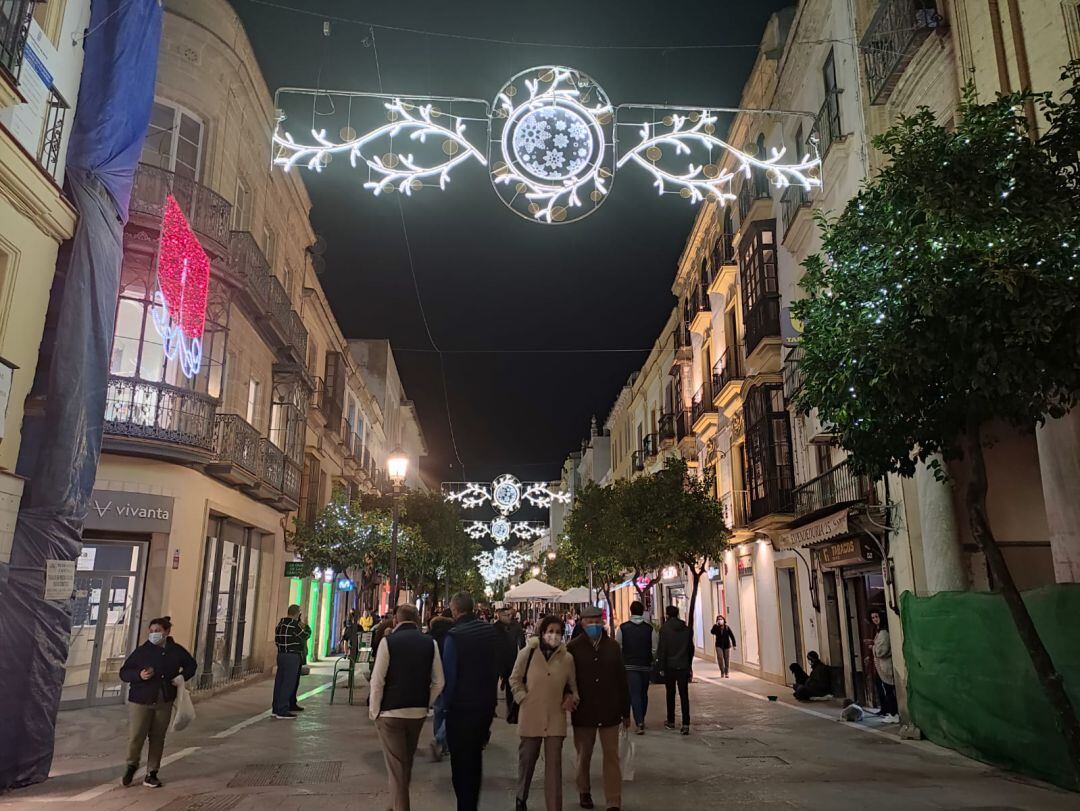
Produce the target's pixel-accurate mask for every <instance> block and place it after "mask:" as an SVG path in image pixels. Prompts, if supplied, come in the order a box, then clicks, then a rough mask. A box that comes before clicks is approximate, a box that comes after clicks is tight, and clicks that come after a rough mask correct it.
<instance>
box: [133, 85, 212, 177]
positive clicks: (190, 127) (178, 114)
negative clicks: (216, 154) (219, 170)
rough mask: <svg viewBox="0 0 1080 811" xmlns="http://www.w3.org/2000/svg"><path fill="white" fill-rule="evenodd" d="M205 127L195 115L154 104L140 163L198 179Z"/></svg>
mask: <svg viewBox="0 0 1080 811" xmlns="http://www.w3.org/2000/svg"><path fill="white" fill-rule="evenodd" d="M202 134H203V125H202V121H200V120H199V119H198V118H197V117H196V116H195V115H193V114H192V113H190V112H188V111H187V110H184V109H181V108H180V107H178V106H176V105H174V104H173V103H172V102H162V101H155V102H154V107H153V109H152V110H151V112H150V126H149V127H147V130H146V140H145V141H143V147H142V154H141V155H140V157H139V161H140V162H142V163H146V164H149V165H151V166H156V167H158V168H159V169H166V170H168V171H170V172H175V173H176V174H177V175H179V176H181V177H186V178H189V179H190V180H198V179H199V168H200V165H199V159H200V157H201V155H200V153H201V150H202Z"/></svg>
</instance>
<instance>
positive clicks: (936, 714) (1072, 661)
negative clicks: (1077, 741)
mask: <svg viewBox="0 0 1080 811" xmlns="http://www.w3.org/2000/svg"><path fill="white" fill-rule="evenodd" d="M1024 602H1025V603H1026V604H1027V607H1028V610H1029V611H1030V612H1031V615H1032V618H1033V619H1034V621H1035V626H1036V627H1037V628H1038V629H1039V635H1040V636H1041V637H1042V639H1043V643H1044V644H1045V645H1046V647H1047V649H1048V650H1049V651H1050V655H1051V657H1052V658H1053V660H1054V664H1055V665H1056V666H1057V669H1058V672H1059V673H1061V675H1062V677H1063V678H1064V680H1065V687H1066V690H1067V691H1068V693H1069V695H1070V697H1071V698H1072V702H1073V705H1074V706H1075V707H1077V708H1078V709H1080V624H1078V619H1080V584H1059V585H1056V586H1047V587H1045V588H1041V589H1036V590H1033V591H1028V592H1025V593H1024ZM900 616H901V618H902V621H903V625H904V660H905V662H906V663H907V670H908V680H907V691H908V708H909V711H910V713H911V718H912V720H913V721H914V722H915V724H916V726H918V727H919V729H921V730H922V732H923V734H924V735H925V736H926V737H927V738H928V739H930V740H931V741H933V742H934V743H938V744H941V745H942V746H947V747H949V748H951V749H956V750H957V751H959V752H962V753H963V754H965V755H967V756H968V757H972V758H975V759H977V760H981V761H984V762H986V763H991V764H994V765H997V766H1003V767H1005V768H1008V769H1013V770H1016V771H1019V772H1024V773H1026V774H1030V775H1033V776H1035V777H1039V778H1041V779H1043V780H1046V781H1048V782H1051V783H1055V784H1057V785H1059V786H1063V787H1065V788H1071V789H1074V790H1076V789H1080V784H1078V783H1077V779H1076V775H1075V773H1074V771H1073V770H1072V769H1071V768H1070V765H1069V762H1068V756H1067V753H1066V750H1065V744H1064V741H1063V740H1062V736H1061V733H1060V731H1059V730H1058V728H1057V725H1056V724H1055V722H1054V713H1053V711H1052V710H1051V709H1050V704H1049V702H1048V701H1047V699H1046V694H1045V693H1044V692H1043V689H1042V687H1041V686H1040V685H1039V682H1038V679H1037V678H1036V676H1035V669H1034V668H1033V667H1032V664H1031V659H1030V658H1029V657H1028V655H1027V651H1026V650H1025V649H1024V647H1023V644H1022V643H1021V642H1020V637H1019V635H1018V634H1017V632H1016V627H1015V626H1014V625H1013V621H1012V617H1011V616H1010V615H1009V609H1008V607H1007V606H1006V605H1005V601H1004V600H1003V599H1002V598H1001V596H1000V595H998V594H989V593H985V592H947V593H942V594H936V595H934V596H933V597H916V596H915V595H914V594H912V593H911V592H905V593H904V594H902V595H901V597H900Z"/></svg>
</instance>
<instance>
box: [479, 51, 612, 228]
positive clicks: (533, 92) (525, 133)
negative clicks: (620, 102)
mask: <svg viewBox="0 0 1080 811" xmlns="http://www.w3.org/2000/svg"><path fill="white" fill-rule="evenodd" d="M613 121H614V108H613V107H612V106H611V101H610V100H609V99H608V97H607V94H606V93H605V92H604V90H603V88H601V87H600V85H598V84H597V83H596V82H595V81H593V79H592V78H591V77H589V76H587V75H586V74H584V73H582V72H581V71H578V70H575V69H573V68H566V67H559V66H554V65H545V66H541V67H536V68H530V69H529V70H526V71H522V72H521V73H519V74H517V75H516V76H515V77H513V78H512V79H510V80H509V81H508V82H507V83H506V84H505V85H503V88H502V89H501V90H500V91H499V93H498V95H497V96H496V97H495V102H494V112H493V115H492V121H491V124H492V129H491V139H492V145H491V155H490V158H491V159H490V161H489V164H490V166H491V182H492V185H493V186H494V187H495V191H496V192H497V193H498V195H499V198H500V199H501V200H502V201H503V202H504V203H505V204H506V205H507V206H508V207H509V208H510V209H511V210H512V211H514V212H515V213H517V214H519V215H521V216H522V217H525V218H526V219H529V220H532V221H534V222H542V223H546V224H561V223H569V222H575V221H577V220H580V219H582V218H583V217H586V216H588V215H589V214H591V213H592V212H593V211H595V210H596V209H597V208H599V207H600V205H601V204H602V203H603V202H604V200H606V199H607V195H608V192H609V191H610V189H611V180H612V178H613V176H614V172H615V149H614V135H613V127H614V124H613Z"/></svg>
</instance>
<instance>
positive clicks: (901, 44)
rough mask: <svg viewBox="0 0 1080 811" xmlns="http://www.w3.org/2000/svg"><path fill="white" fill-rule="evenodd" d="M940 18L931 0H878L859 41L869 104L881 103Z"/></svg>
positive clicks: (885, 99)
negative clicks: (875, 10)
mask: <svg viewBox="0 0 1080 811" xmlns="http://www.w3.org/2000/svg"><path fill="white" fill-rule="evenodd" d="M943 23H944V19H943V18H942V16H941V14H940V13H939V12H938V9H937V4H936V3H935V2H934V1H933V0H882V2H881V4H880V5H879V6H878V9H877V13H875V14H874V18H873V19H872V20H871V21H870V25H869V26H867V28H866V33H865V34H864V35H863V38H862V42H860V43H859V44H860V49H861V50H862V55H863V71H864V72H865V74H866V88H867V94H868V95H869V97H870V103H871V104H885V102H887V101H888V100H889V96H891V95H892V92H893V90H895V89H896V85H897V83H898V82H899V81H900V77H901V76H902V75H903V73H904V70H906V69H907V66H908V65H909V64H911V60H912V59H914V58H915V54H916V52H918V50H919V47H920V46H921V45H922V44H923V42H925V41H926V38H927V37H929V36H930V33H931V32H932V31H935V30H936V29H938V28H940V27H941V26H942V24H943Z"/></svg>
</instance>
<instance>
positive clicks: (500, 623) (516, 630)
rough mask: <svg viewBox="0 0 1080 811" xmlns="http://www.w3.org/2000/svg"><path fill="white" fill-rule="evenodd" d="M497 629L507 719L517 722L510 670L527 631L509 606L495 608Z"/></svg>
mask: <svg viewBox="0 0 1080 811" xmlns="http://www.w3.org/2000/svg"><path fill="white" fill-rule="evenodd" d="M495 630H496V631H497V632H498V639H499V652H498V656H499V682H500V684H501V685H502V688H503V693H504V696H505V698H506V720H507V721H509V722H510V723H511V724H514V723H517V717H518V708H517V704H516V703H515V701H514V695H513V691H512V690H511V689H510V671H511V670H513V669H514V662H515V661H516V660H517V655H518V651H520V650H521V649H522V648H524V647H525V631H524V630H523V629H522V627H521V624H520V623H519V622H517V621H516V620H515V619H514V615H513V612H512V611H511V610H510V608H509V607H507V606H503V607H501V608H498V609H496V610H495Z"/></svg>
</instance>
